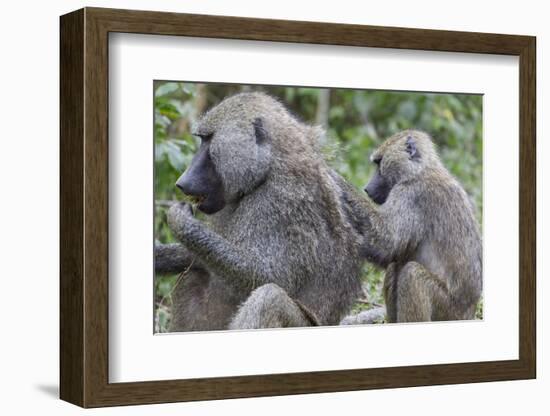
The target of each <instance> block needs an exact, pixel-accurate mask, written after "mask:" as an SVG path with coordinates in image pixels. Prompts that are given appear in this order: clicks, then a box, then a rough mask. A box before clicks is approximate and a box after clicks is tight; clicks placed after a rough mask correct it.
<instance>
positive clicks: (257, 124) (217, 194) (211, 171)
mask: <svg viewBox="0 0 550 416" xmlns="http://www.w3.org/2000/svg"><path fill="white" fill-rule="evenodd" d="M252 98H253V97H252ZM246 99H248V100H249V101H250V97H246V96H244V97H243V96H235V97H232V98H229V99H227V100H225V101H223V102H222V103H220V104H219V105H218V106H216V107H214V108H213V109H212V110H210V111H209V112H208V113H207V114H206V115H205V116H204V117H203V119H202V120H201V121H200V122H199V123H198V125H197V126H196V127H195V129H194V134H195V135H196V136H198V137H200V138H201V145H200V148H199V150H198V152H197V154H196V155H195V156H194V157H193V160H192V161H191V164H190V166H189V168H188V169H187V170H186V171H185V173H184V174H183V175H182V176H181V177H180V178H179V179H178V181H177V182H176V186H177V187H178V188H180V189H181V190H182V191H183V192H184V193H185V194H187V195H189V196H191V197H193V198H194V199H195V202H196V203H197V208H198V209H199V210H201V211H202V212H204V213H206V214H214V213H216V212H218V211H220V210H222V209H223V208H224V207H225V206H226V203H227V202H238V200H239V199H240V198H242V197H243V196H245V195H247V194H249V193H250V192H252V191H254V190H255V189H256V188H257V186H258V185H259V184H261V183H262V182H263V181H265V179H266V177H267V174H268V172H269V167H270V163H271V145H270V140H269V138H270V137H269V134H268V133H267V129H266V126H265V123H264V119H263V118H262V115H261V114H258V113H259V111H251V110H250V109H251V108H252V109H253V108H254V107H253V106H248V105H247V106H243V105H240V106H239V105H236V104H238V103H232V101H236V100H246ZM246 104H249V103H248V102H246ZM252 104H253V103H252Z"/></svg>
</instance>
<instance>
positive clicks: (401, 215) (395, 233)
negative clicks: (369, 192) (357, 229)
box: [362, 188, 424, 267]
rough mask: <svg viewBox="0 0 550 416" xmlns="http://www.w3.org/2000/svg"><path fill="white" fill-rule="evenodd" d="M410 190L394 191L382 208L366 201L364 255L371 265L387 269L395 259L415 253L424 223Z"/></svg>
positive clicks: (364, 207)
mask: <svg viewBox="0 0 550 416" xmlns="http://www.w3.org/2000/svg"><path fill="white" fill-rule="evenodd" d="M408 192H409V189H406V188H405V189H396V190H394V191H392V194H393V195H392V194H390V197H389V198H388V199H387V201H386V202H385V203H384V204H383V205H380V206H378V205H376V204H375V203H374V202H372V201H371V200H365V201H364V204H363V209H364V212H365V215H366V218H365V220H364V223H365V227H366V229H365V233H364V235H365V238H364V242H363V247H362V248H363V254H364V256H365V257H366V258H367V259H369V260H370V261H372V262H374V263H377V264H379V265H381V266H382V267H387V266H388V265H389V264H390V263H391V262H392V261H394V260H395V259H397V258H402V257H403V255H406V254H407V253H408V252H410V251H413V250H415V249H416V246H417V245H418V242H419V241H420V238H421V236H422V235H423V232H424V231H423V230H424V223H423V222H422V221H421V218H422V216H421V215H420V212H419V207H418V206H417V205H416V204H415V202H414V201H416V198H414V197H413V196H412V195H411V196H410V197H409V196H408V195H407V193H408Z"/></svg>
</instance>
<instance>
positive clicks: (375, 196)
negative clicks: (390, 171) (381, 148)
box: [364, 172, 391, 205]
mask: <svg viewBox="0 0 550 416" xmlns="http://www.w3.org/2000/svg"><path fill="white" fill-rule="evenodd" d="M364 190H365V192H366V193H367V195H368V196H369V197H370V198H371V199H372V200H373V201H374V202H376V203H377V204H378V205H382V204H383V203H384V202H386V199H388V195H389V194H390V191H391V186H390V184H389V182H388V181H387V180H386V179H385V178H384V177H383V176H382V175H380V173H379V172H376V173H375V174H374V176H373V177H372V179H371V180H370V181H369V183H368V184H367V186H366V187H365V189H364Z"/></svg>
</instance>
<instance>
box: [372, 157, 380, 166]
mask: <svg viewBox="0 0 550 416" xmlns="http://www.w3.org/2000/svg"><path fill="white" fill-rule="evenodd" d="M372 162H373V163H374V164H375V165H378V166H380V162H382V158H381V157H377V158H374V159H373V160H372Z"/></svg>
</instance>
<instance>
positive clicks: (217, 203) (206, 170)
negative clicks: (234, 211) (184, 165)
mask: <svg viewBox="0 0 550 416" xmlns="http://www.w3.org/2000/svg"><path fill="white" fill-rule="evenodd" d="M176 186H177V187H178V188H179V189H180V190H181V191H182V192H183V193H184V194H186V195H188V196H191V197H193V200H194V202H195V203H196V204H197V208H198V209H199V210H201V211H202V212H204V213H205V214H213V213H215V212H217V211H219V210H221V209H222V208H223V207H224V206H225V199H224V189H223V185H222V181H221V178H220V175H219V174H218V173H217V171H216V169H215V166H214V163H213V162H212V159H211V158H210V154H209V149H208V145H207V144H202V145H201V147H200V148H199V151H198V152H197V154H196V155H195V156H194V157H193V160H192V161H191V165H190V166H189V168H188V169H187V170H186V171H185V173H184V174H183V175H181V176H180V178H179V179H178V180H177V182H176Z"/></svg>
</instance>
